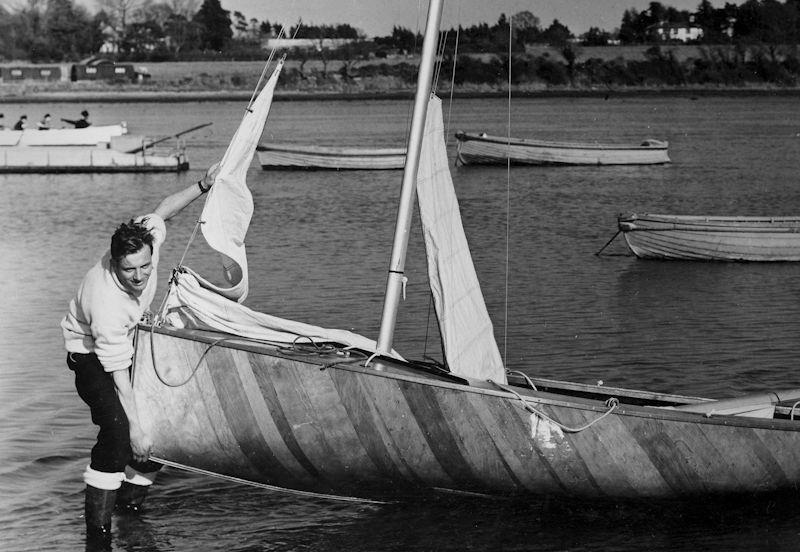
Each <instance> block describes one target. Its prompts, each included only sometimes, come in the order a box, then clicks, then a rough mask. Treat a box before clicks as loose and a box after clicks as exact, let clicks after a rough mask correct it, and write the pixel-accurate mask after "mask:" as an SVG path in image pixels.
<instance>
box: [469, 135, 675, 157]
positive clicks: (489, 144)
mask: <svg viewBox="0 0 800 552" xmlns="http://www.w3.org/2000/svg"><path fill="white" fill-rule="evenodd" d="M456 138H457V140H458V160H459V162H461V163H462V164H464V165H498V164H506V163H508V162H510V163H511V164H512V165H655V164H662V163H669V162H670V159H669V154H668V153H667V150H668V147H669V144H668V143H667V142H664V141H661V140H644V141H643V142H641V143H639V144H636V145H613V144H597V143H590V142H551V141H545V140H528V139H520V138H504V137H502V136H489V135H487V134H484V133H481V134H470V133H465V132H459V133H457V134H456Z"/></svg>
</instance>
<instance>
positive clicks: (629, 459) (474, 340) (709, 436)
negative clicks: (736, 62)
mask: <svg viewBox="0 0 800 552" xmlns="http://www.w3.org/2000/svg"><path fill="white" fill-rule="evenodd" d="M440 16H441V1H440V0H432V1H431V3H430V8H429V18H428V28H427V29H426V32H425V41H424V45H423V55H422V60H421V63H420V69H419V71H420V73H419V83H418V89H417V94H416V101H415V108H414V117H413V120H412V123H411V130H410V139H409V149H408V160H407V163H406V167H405V170H404V175H403V186H402V191H401V194H400V196H401V197H400V208H399V213H398V217H397V225H396V233H395V240H394V247H393V253H392V258H391V262H390V266H389V271H388V280H387V286H386V295H385V303H384V310H383V317H382V323H381V330H380V333H379V336H378V340H377V341H372V340H370V339H367V338H365V337H362V336H359V335H357V334H354V333H352V332H349V331H344V330H330V329H325V328H321V327H317V326H311V325H308V324H303V323H300V322H295V321H291V320H285V319H280V318H277V317H273V316H269V315H267V314H263V313H258V312H255V311H253V310H251V309H249V308H247V307H245V306H243V305H242V304H241V301H242V300H243V299H244V298H245V296H246V293H247V285H248V284H247V282H248V273H247V259H246V255H245V251H244V240H243V236H244V234H245V233H246V231H247V226H248V224H249V220H250V216H251V215H252V212H253V209H252V202H251V196H250V194H249V192H248V191H247V188H246V186H245V183H244V178H245V175H246V173H247V167H248V166H249V164H250V161H251V159H252V155H253V150H254V149H255V141H256V140H257V139H258V137H259V136H260V135H261V132H262V130H263V124H264V121H265V120H266V117H267V113H268V111H269V105H270V102H271V97H272V93H273V90H274V86H275V83H276V82H277V78H278V72H279V70H280V68H281V66H282V64H279V66H278V68H277V69H276V71H275V73H273V75H272V77H271V78H270V80H269V82H268V84H267V85H266V86H265V87H264V89H263V90H262V92H261V93H260V94H259V96H258V97H257V99H256V100H255V102H254V103H253V104H252V105H251V106H249V107H248V109H247V111H246V113H245V116H244V118H243V121H242V124H241V126H240V127H239V130H238V131H237V133H236V135H235V136H234V138H233V140H232V142H231V145H230V146H229V148H228V151H227V152H226V154H225V157H223V161H222V163H221V168H220V175H219V176H218V177H217V180H216V182H215V185H214V187H213V188H212V190H211V192H210V193H209V194H208V196H207V198H206V204H205V207H204V209H203V213H202V215H201V221H202V223H198V227H199V228H200V230H201V232H202V235H203V236H204V237H205V239H206V241H207V242H208V243H209V245H211V246H212V247H213V248H214V249H216V250H217V251H219V252H220V253H221V254H222V255H223V261H224V267H225V270H226V273H227V275H228V277H227V284H225V287H222V286H219V285H215V284H212V283H211V282H208V281H207V280H205V279H204V278H203V277H202V276H200V275H199V274H197V273H195V272H194V271H192V270H190V269H188V268H187V267H179V268H178V269H177V270H176V272H175V273H174V275H173V278H172V281H171V284H170V290H169V294H168V296H167V298H166V300H165V303H164V305H163V307H164V308H163V309H162V310H160V312H159V313H157V315H156V320H155V323H154V324H153V325H142V326H140V327H139V328H137V332H136V355H135V359H134V371H133V384H134V392H135V395H136V402H137V405H138V407H139V412H140V417H141V418H142V423H143V424H144V425H145V427H146V428H147V431H148V432H149V433H150V434H151V436H152V438H153V440H154V443H155V445H154V458H155V459H157V460H159V461H163V462H164V463H166V464H168V465H171V466H176V467H180V468H184V469H188V470H194V471H197V472H201V473H205V474H210V475H216V476H220V477H225V478H228V479H232V480H235V481H240V482H245V483H249V484H253V485H257V486H262V487H267V488H272V489H276V488H280V489H289V490H292V491H294V492H299V493H318V494H325V495H328V496H336V497H341V498H345V499H350V498H353V497H356V498H359V499H379V500H380V499H386V498H394V497H406V496H410V495H417V494H419V493H434V492H441V491H448V492H456V493H465V494H474V493H479V494H483V495H493V496H504V497H505V496H546V495H569V496H577V497H583V498H593V497H630V498H653V497H659V498H661V497H663V498H675V497H685V496H711V495H720V494H728V493H747V494H751V493H759V492H769V491H782V490H785V491H792V492H796V491H797V488H798V485H800V464H798V462H797V454H798V451H800V420H794V419H793V418H794V412H795V410H796V402H797V401H798V399H800V390H797V389H795V390H789V391H785V392H781V391H778V392H770V393H763V394H756V395H752V396H747V397H738V398H734V399H727V400H711V399H706V398H697V397H688V396H678V395H669V394H664V393H659V392H650V391H637V390H626V389H619V388H609V387H604V386H601V385H587V384H582V383H571V382H560V381H552V380H544V379H541V378H530V377H527V376H525V375H522V374H520V373H516V372H511V373H507V372H506V370H505V367H504V366H503V361H502V358H501V356H500V353H499V351H498V347H497V345H496V342H495V339H494V334H493V328H492V324H491V321H490V320H489V317H488V313H487V311H486V308H485V305H484V301H483V296H482V294H481V291H480V285H479V283H478V278H477V275H476V274H475V271H474V268H473V265H472V260H471V256H470V253H469V246H468V244H467V241H466V237H465V236H464V231H463V228H462V226H461V219H460V214H459V209H458V203H457V200H456V197H455V193H454V189H453V182H452V180H451V175H450V172H449V170H448V161H447V153H446V148H445V138H444V125H443V121H442V110H441V102H440V100H439V99H438V98H436V97H435V96H431V95H430V82H431V76H432V74H433V72H434V71H433V65H434V58H435V50H436V43H437V39H438V23H439V20H440ZM415 193H416V194H417V199H418V205H419V211H420V216H419V218H420V221H421V223H422V225H423V229H424V231H423V235H424V238H425V242H426V251H427V255H428V274H429V278H430V284H431V286H430V287H431V292H432V295H433V302H434V305H435V308H436V313H437V317H438V320H439V325H440V329H441V336H442V341H443V350H444V356H445V359H446V364H447V368H446V369H445V368H442V367H437V366H432V365H431V364H429V363H419V362H410V361H406V360H404V359H403V358H402V357H401V356H400V355H399V354H398V353H397V352H396V351H394V349H393V347H392V340H393V332H394V325H395V322H396V314H397V310H398V308H399V300H400V296H401V294H402V290H403V287H404V286H403V284H404V268H405V250H406V246H407V244H408V242H407V240H408V234H409V225H410V224H411V219H412V212H413V200H414V194H415ZM313 208H314V209H320V208H325V207H324V206H320V205H314V206H313ZM231 215H237V216H236V217H233V216H231Z"/></svg>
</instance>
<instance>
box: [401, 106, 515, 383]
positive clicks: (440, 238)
mask: <svg viewBox="0 0 800 552" xmlns="http://www.w3.org/2000/svg"><path fill="white" fill-rule="evenodd" d="M417 202H418V203H419V211H420V218H421V220H422V229H423V234H424V236H425V249H426V251H427V254H428V279H429V281H430V287H431V292H432V293H433V300H434V306H435V307H436V315H437V317H438V319H439V327H440V330H441V333H442V339H443V341H444V352H445V357H446V359H447V364H448V367H449V368H450V371H451V372H453V373H454V374H458V375H461V376H465V377H469V378H476V379H480V380H488V379H491V380H492V381H495V382H498V383H505V382H506V374H505V368H504V367H503V360H502V358H501V357H500V351H499V350H498V348H497V342H496V341H495V339H494V330H493V328H492V321H491V320H490V319H489V313H488V312H487V310H486V304H485V303H484V300H483V294H482V293H481V288H480V284H479V283H478V276H477V274H476V273H475V267H474V266H473V264H472V256H471V255H470V252H469V245H468V244H467V237H466V236H465V235H464V227H463V226H462V224H461V214H460V212H459V209H458V200H457V199H456V194H455V190H454V189H453V180H452V178H451V177H450V168H449V166H448V162H447V150H446V149H445V139H444V124H443V122H442V101H441V100H440V99H439V98H437V97H436V96H431V99H430V101H429V102H428V114H427V117H426V118H425V134H424V138H423V140H422V152H421V154H420V161H419V170H418V171H417Z"/></svg>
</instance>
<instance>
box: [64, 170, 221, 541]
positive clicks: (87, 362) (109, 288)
mask: <svg viewBox="0 0 800 552" xmlns="http://www.w3.org/2000/svg"><path fill="white" fill-rule="evenodd" d="M217 171H218V168H217V165H214V166H212V167H211V168H209V169H208V171H207V172H206V174H205V176H204V177H203V178H202V179H200V180H199V181H198V182H197V183H196V184H192V185H191V186H189V187H188V188H186V189H184V190H182V191H179V192H177V193H175V194H173V195H171V196H169V197H167V198H165V199H164V200H163V201H161V203H159V205H158V207H156V209H155V211H154V212H153V213H152V214H149V215H146V216H144V217H139V218H138V219H135V220H134V219H131V220H130V221H129V222H127V223H123V224H121V225H120V226H119V227H118V228H117V230H116V231H115V232H114V234H113V236H112V237H111V247H110V249H109V251H107V252H106V254H105V255H104V256H103V257H102V258H101V259H100V260H99V261H98V262H97V264H95V265H94V266H93V267H92V268H91V269H90V270H89V272H88V273H87V274H86V276H85V277H84V278H83V281H82V282H81V284H80V287H79V288H78V293H77V295H76V296H75V297H74V298H73V299H72V301H70V304H69V310H68V312H67V315H66V316H65V317H64V319H63V320H62V321H61V327H62V330H63V334H64V342H65V346H66V349H67V352H68V355H67V365H68V366H69V368H70V370H72V371H73V372H75V388H76V389H77V391H78V395H79V396H80V397H81V399H83V400H84V402H86V404H88V405H89V408H90V410H91V416H92V422H94V424H95V425H98V426H99V427H100V431H99V433H98V434H97V443H96V444H95V445H94V447H93V448H92V453H91V462H90V464H89V465H88V466H87V468H86V470H85V471H84V473H83V479H84V482H85V483H86V491H85V514H86V535H87V542H98V543H106V544H108V543H110V539H111V513H112V511H113V509H114V507H115V504H116V505H117V506H118V507H119V508H122V509H126V510H131V511H134V512H136V511H138V510H139V508H140V507H141V505H142V503H143V501H144V498H145V495H146V494H147V489H148V487H149V486H150V485H151V484H152V483H153V481H154V479H155V476H156V473H157V471H158V469H159V468H160V465H158V464H156V463H154V462H151V461H148V457H149V455H150V448H151V445H152V443H151V441H150V437H149V436H148V435H146V434H145V433H144V431H143V429H142V426H141V424H140V422H139V415H138V412H137V409H136V403H135V399H134V396H133V388H132V386H131V381H130V366H131V357H132V355H133V343H132V337H133V331H134V329H135V327H136V324H137V323H138V322H139V320H140V318H141V317H142V315H143V314H144V312H145V311H146V309H147V308H148V307H149V305H150V302H151V301H152V300H153V297H154V296H155V291H156V283H157V282H156V281H157V278H156V267H157V265H158V257H159V249H160V247H161V244H162V243H163V242H164V239H165V238H166V226H165V224H164V221H166V220H169V219H170V218H172V217H173V216H175V215H177V214H178V213H179V212H180V211H182V210H183V209H184V208H185V207H186V206H187V205H189V204H190V203H191V202H193V201H194V200H195V199H197V198H198V197H200V196H201V195H202V194H204V193H206V192H207V191H208V190H209V189H210V187H211V185H212V184H213V182H214V177H215V176H216V173H217Z"/></svg>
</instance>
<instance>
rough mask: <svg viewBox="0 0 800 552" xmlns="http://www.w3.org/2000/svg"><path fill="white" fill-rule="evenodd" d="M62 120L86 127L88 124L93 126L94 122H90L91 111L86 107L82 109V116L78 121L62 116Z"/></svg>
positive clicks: (76, 126)
mask: <svg viewBox="0 0 800 552" xmlns="http://www.w3.org/2000/svg"><path fill="white" fill-rule="evenodd" d="M61 120H62V121H64V122H65V123H69V124H71V125H72V126H74V127H75V128H86V127H88V126H91V124H92V123H90V122H89V112H88V111H86V110H85V109H84V110H83V111H81V118H80V119H78V120H77V121H74V120H72V119H64V118H63V117H62V118H61Z"/></svg>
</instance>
